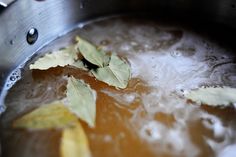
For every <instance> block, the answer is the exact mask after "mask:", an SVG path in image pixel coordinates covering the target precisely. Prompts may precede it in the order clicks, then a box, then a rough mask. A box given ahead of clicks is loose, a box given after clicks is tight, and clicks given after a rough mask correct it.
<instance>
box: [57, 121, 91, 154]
mask: <svg viewBox="0 0 236 157" xmlns="http://www.w3.org/2000/svg"><path fill="white" fill-rule="evenodd" d="M60 153H61V157H90V156H91V153H90V149H89V144H88V139H87V137H86V134H85V132H84V130H83V128H82V126H81V125H80V123H79V122H78V123H76V125H75V126H74V127H70V128H66V129H65V130H63V133H62V140H61V144H60Z"/></svg>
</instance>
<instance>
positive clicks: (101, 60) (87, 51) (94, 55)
mask: <svg viewBox="0 0 236 157" xmlns="http://www.w3.org/2000/svg"><path fill="white" fill-rule="evenodd" d="M76 41H77V42H78V43H77V48H78V50H79V51H80V53H81V54H82V55H83V57H84V58H85V59H86V60H87V61H89V62H90V63H92V64H94V65H97V66H99V67H104V66H106V65H107V64H108V62H109V56H108V55H106V53H105V52H104V51H102V50H98V49H97V48H96V47H95V46H94V45H92V44H91V43H89V42H88V41H86V40H84V39H82V38H80V37H79V36H77V37H76Z"/></svg>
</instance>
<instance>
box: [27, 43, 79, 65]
mask: <svg viewBox="0 0 236 157" xmlns="http://www.w3.org/2000/svg"><path fill="white" fill-rule="evenodd" d="M77 59H78V56H77V49H76V48H75V46H74V45H71V46H68V47H66V48H64V49H61V50H58V51H55V52H53V53H50V54H49V53H47V54H45V55H44V56H43V57H41V58H39V59H38V60H36V61H35V62H34V63H33V64H31V65H30V69H39V70H47V69H49V68H52V67H57V66H61V67H64V66H66V65H72V64H73V63H74V62H75V60H77Z"/></svg>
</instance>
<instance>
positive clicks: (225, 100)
mask: <svg viewBox="0 0 236 157" xmlns="http://www.w3.org/2000/svg"><path fill="white" fill-rule="evenodd" d="M185 97H186V98H187V99H190V100H192V101H193V102H197V103H201V104H207V105H210V106H220V105H221V106H222V105H223V106H228V105H230V104H233V103H236V89H235V88H230V87H206V88H203V87H201V88H199V89H197V90H192V91H190V92H188V93H187V94H185Z"/></svg>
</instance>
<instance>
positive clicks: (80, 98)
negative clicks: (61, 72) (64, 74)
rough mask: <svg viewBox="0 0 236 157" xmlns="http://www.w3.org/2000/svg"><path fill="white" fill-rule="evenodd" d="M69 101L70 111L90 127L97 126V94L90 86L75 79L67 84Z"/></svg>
mask: <svg viewBox="0 0 236 157" xmlns="http://www.w3.org/2000/svg"><path fill="white" fill-rule="evenodd" d="M66 94H67V99H68V107H69V109H70V110H71V111H72V112H73V113H75V114H76V115H77V116H78V117H79V118H80V119H81V120H83V121H85V122H87V123H88V124H89V126H90V127H94V126H95V117H96V92H95V91H94V90H92V89H91V88H90V87H89V85H87V84H85V83H84V82H82V81H81V80H77V79H75V78H74V77H70V78H69V80H68V84H67V93H66Z"/></svg>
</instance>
